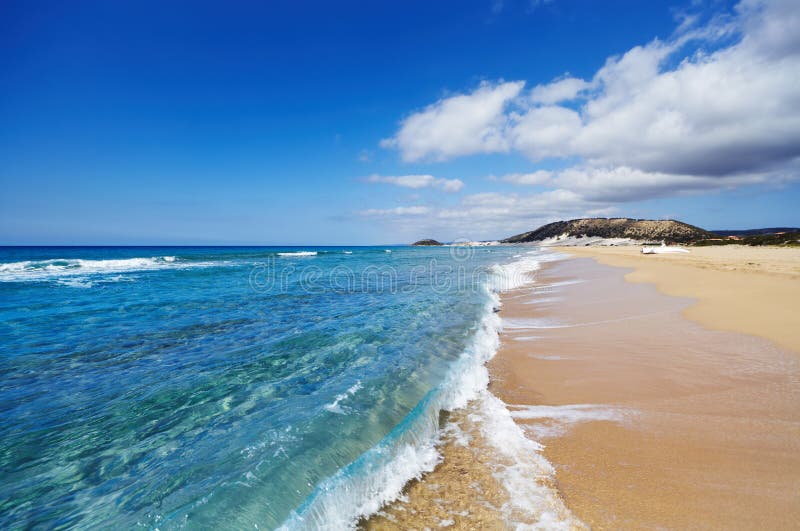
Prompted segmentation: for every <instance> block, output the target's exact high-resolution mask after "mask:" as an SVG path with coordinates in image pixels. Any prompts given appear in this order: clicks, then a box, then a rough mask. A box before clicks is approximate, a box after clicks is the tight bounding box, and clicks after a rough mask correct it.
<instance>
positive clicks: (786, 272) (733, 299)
mask: <svg viewBox="0 0 800 531" xmlns="http://www.w3.org/2000/svg"><path fill="white" fill-rule="evenodd" d="M563 251H564V252H566V253H567V254H571V255H573V256H587V257H591V258H593V259H595V260H596V261H597V262H599V263H601V264H605V265H609V266H615V267H625V268H632V269H633V271H631V272H629V273H627V274H626V275H625V278H626V280H628V281H629V282H634V283H652V284H654V285H655V286H656V288H657V289H658V291H659V292H661V293H663V294H665V295H671V296H675V297H691V298H693V299H696V302H695V303H694V304H692V305H690V306H689V307H688V308H686V310H685V312H684V315H685V316H686V317H687V318H688V319H691V320H693V321H697V322H699V323H700V324H702V325H703V326H706V327H708V328H711V329H715V330H727V331H730V332H739V333H744V334H750V335H755V336H759V337H763V338H766V339H769V340H771V341H774V342H775V343H777V344H779V345H781V346H782V347H784V348H788V349H790V350H792V351H794V352H795V353H796V354H798V355H800V302H798V301H800V248H793V247H787V248H780V247H749V246H740V245H730V246H724V247H692V248H691V249H690V252H689V253H687V254H661V255H643V254H642V253H641V252H640V247H639V246H621V247H569V248H563Z"/></svg>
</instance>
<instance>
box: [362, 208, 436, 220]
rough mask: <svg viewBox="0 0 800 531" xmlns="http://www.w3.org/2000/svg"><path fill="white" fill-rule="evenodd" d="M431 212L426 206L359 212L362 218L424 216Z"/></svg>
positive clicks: (374, 209) (372, 209)
mask: <svg viewBox="0 0 800 531" xmlns="http://www.w3.org/2000/svg"><path fill="white" fill-rule="evenodd" d="M430 211H431V209H430V208H428V207H426V206H408V207H395V208H370V209H368V210H362V211H361V212H359V214H361V215H362V216H381V217H387V216H424V215H425V214H428V213H429V212H430Z"/></svg>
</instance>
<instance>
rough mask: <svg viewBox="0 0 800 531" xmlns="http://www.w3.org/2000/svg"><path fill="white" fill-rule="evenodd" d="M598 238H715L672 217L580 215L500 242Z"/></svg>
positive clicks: (669, 239)
mask: <svg viewBox="0 0 800 531" xmlns="http://www.w3.org/2000/svg"><path fill="white" fill-rule="evenodd" d="M563 235H567V236H574V237H578V238H580V237H583V236H591V237H598V238H630V239H634V240H648V241H660V240H665V241H667V242H680V243H686V242H693V241H697V240H705V239H708V238H716V237H718V236H717V235H715V234H714V233H711V232H708V231H707V230H704V229H701V228H700V227H695V226H694V225H689V224H688V223H683V222H681V221H674V220H652V219H630V218H582V219H572V220H569V221H556V222H554V223H548V224H547V225H542V226H541V227H539V228H538V229H536V230H533V231H530V232H524V233H522V234H517V235H516V236H511V237H510V238H506V239H505V240H501V241H502V243H526V242H536V241H541V240H545V239H548V238H556V237H559V236H563Z"/></svg>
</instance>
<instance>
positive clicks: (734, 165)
mask: <svg viewBox="0 0 800 531" xmlns="http://www.w3.org/2000/svg"><path fill="white" fill-rule="evenodd" d="M698 20H699V18H698V17H695V16H691V15H686V14H684V15H682V16H681V19H680V20H679V23H678V27H677V28H676V30H675V32H674V33H673V35H672V36H670V38H668V39H666V40H659V39H654V40H652V41H650V42H649V43H645V44H643V45H640V46H635V47H633V48H631V49H629V50H627V51H626V52H624V53H622V54H620V55H619V56H614V57H610V58H608V59H607V60H606V61H605V63H604V65H603V66H602V67H601V68H600V69H598V70H597V72H595V73H594V75H593V76H591V77H590V78H587V79H580V78H577V77H572V76H569V75H565V76H562V77H560V78H557V79H555V80H553V81H552V82H549V83H543V84H542V83H540V84H536V85H533V88H532V89H530V90H525V89H524V82H523V81H515V82H511V83H507V82H498V83H484V84H482V85H481V86H479V87H478V88H477V89H476V90H474V91H473V92H469V93H465V94H458V95H456V96H452V97H449V98H444V99H442V100H439V101H437V102H436V103H434V104H432V105H430V106H429V107H427V108H425V109H423V110H421V111H419V112H417V113H414V114H411V115H410V116H408V117H407V118H405V119H404V120H403V121H402V122H401V124H400V128H399V130H398V131H397V133H396V134H395V135H394V136H393V137H392V138H391V139H388V140H386V141H384V142H383V145H384V147H391V148H395V149H397V150H399V152H400V154H401V156H402V157H403V159H405V160H408V161H415V160H420V159H433V160H439V161H441V160H446V159H450V158H454V157H458V156H462V155H470V154H476V153H498V152H499V153H503V152H518V153H521V154H523V155H525V156H527V157H528V158H529V159H531V160H532V161H534V162H537V161H541V160H543V159H565V160H568V161H576V162H575V167H573V168H571V169H568V170H566V171H562V172H560V173H559V174H558V175H557V176H554V177H553V178H554V179H555V183H554V184H555V185H556V186H557V187H558V189H563V190H566V191H569V192H573V193H575V194H576V195H577V196H578V197H580V198H582V199H584V200H588V201H595V200H602V201H612V200H617V201H627V200H635V199H646V198H648V197H659V196H664V195H670V194H675V193H683V192H694V191H702V190H714V189H720V188H726V187H731V186H741V185H745V184H757V183H763V182H770V181H774V180H776V179H785V178H794V177H795V176H797V172H794V173H793V174H792V175H789V176H788V177H787V173H790V172H789V171H788V170H790V169H791V170H792V171H793V170H794V169H796V163H797V161H798V160H800V90H798V87H799V86H800V31H797V28H798V27H800V5H798V3H797V2H796V0H742V1H741V2H740V3H739V4H738V5H737V6H736V8H735V10H734V11H733V12H731V13H721V14H718V15H717V16H715V17H712V18H711V19H710V21H709V22H706V23H705V24H704V25H699V24H698ZM522 180H524V179H522ZM533 180H534V181H535V180H536V179H533ZM509 181H510V182H514V180H513V178H511V179H509Z"/></svg>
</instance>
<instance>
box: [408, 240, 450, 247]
mask: <svg viewBox="0 0 800 531" xmlns="http://www.w3.org/2000/svg"><path fill="white" fill-rule="evenodd" d="M411 245H416V246H426V245H427V246H430V245H442V244H441V243H440V242H437V241H436V240H420V241H418V242H414V243H412V244H411Z"/></svg>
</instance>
